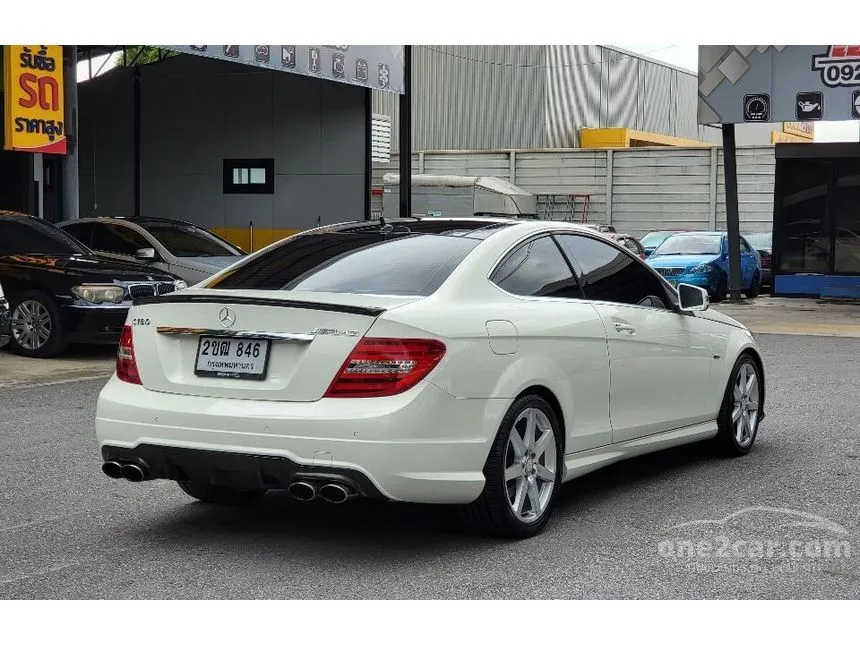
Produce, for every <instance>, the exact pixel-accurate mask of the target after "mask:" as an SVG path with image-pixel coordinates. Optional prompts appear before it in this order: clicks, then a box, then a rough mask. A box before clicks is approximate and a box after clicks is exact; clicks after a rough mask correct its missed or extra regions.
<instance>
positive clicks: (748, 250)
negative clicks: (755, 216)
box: [741, 238, 752, 253]
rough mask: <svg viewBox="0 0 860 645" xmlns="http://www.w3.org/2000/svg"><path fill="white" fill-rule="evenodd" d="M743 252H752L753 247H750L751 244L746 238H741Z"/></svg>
mask: <svg viewBox="0 0 860 645" xmlns="http://www.w3.org/2000/svg"><path fill="white" fill-rule="evenodd" d="M741 253H752V249H751V248H750V247H749V244H747V243H746V240H744V238H741Z"/></svg>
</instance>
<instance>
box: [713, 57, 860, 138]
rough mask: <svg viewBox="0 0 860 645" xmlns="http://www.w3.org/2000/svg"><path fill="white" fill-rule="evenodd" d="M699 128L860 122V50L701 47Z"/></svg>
mask: <svg viewBox="0 0 860 645" xmlns="http://www.w3.org/2000/svg"><path fill="white" fill-rule="evenodd" d="M698 114H699V118H698V120H699V123H744V122H766V123H768V122H769V123H774V122H776V123H778V122H785V121H797V122H803V123H813V122H815V121H847V120H851V119H860V45H701V46H699V110H698Z"/></svg>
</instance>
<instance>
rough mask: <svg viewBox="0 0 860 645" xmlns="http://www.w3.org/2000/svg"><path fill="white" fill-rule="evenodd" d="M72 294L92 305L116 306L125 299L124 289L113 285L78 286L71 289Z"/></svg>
mask: <svg viewBox="0 0 860 645" xmlns="http://www.w3.org/2000/svg"><path fill="white" fill-rule="evenodd" d="M72 293H73V294H75V295H76V296H77V297H78V298H80V299H81V300H86V301H87V302H89V303H90V304H93V305H102V304H105V303H112V304H115V305H118V304H120V303H121V302H122V301H123V298H125V289H123V288H122V287H118V286H116V285H113V284H79V285H77V286H75V287H72Z"/></svg>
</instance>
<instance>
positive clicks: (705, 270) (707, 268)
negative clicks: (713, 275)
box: [690, 264, 714, 273]
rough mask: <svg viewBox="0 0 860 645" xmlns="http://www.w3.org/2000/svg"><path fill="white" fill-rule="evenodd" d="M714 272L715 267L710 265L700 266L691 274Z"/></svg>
mask: <svg viewBox="0 0 860 645" xmlns="http://www.w3.org/2000/svg"><path fill="white" fill-rule="evenodd" d="M713 270H714V267H713V265H710V264H700V265H699V266H697V267H693V268H692V269H690V273H710V272H711V271H713Z"/></svg>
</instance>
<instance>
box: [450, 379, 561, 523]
mask: <svg viewBox="0 0 860 645" xmlns="http://www.w3.org/2000/svg"><path fill="white" fill-rule="evenodd" d="M561 432H562V431H561V424H560V423H559V421H558V418H557V417H556V414H555V411H554V410H553V409H552V406H550V405H549V404H548V403H547V402H546V401H545V400H544V399H543V398H541V397H539V396H536V395H528V396H525V397H523V398H521V399H519V400H517V401H516V402H514V404H513V405H512V406H511V408H510V409H509V410H508V412H507V413H506V414H505V417H504V418H503V419H502V423H501V426H500V428H499V432H498V434H497V435H496V439H495V441H494V442H493V445H492V448H491V449H490V454H489V456H488V457H487V461H486V464H485V465H484V476H485V478H486V484H485V485H484V490H483V492H482V493H481V496H480V497H478V499H476V500H475V501H474V502H472V503H471V504H468V505H466V506H464V507H462V509H461V510H462V513H463V516H464V519H465V520H466V522H467V523H468V524H470V525H471V526H472V528H474V529H475V530H477V531H478V532H480V533H483V534H485V535H491V536H497V537H507V538H527V537H532V536H534V535H537V534H538V533H540V532H541V531H542V530H543V529H544V527H545V526H546V524H547V522H549V519H550V516H551V515H552V512H553V508H554V506H555V502H556V499H557V497H558V491H559V489H560V488H561V473H562V467H563V464H564V459H563V457H564V451H563V449H562V446H563V443H562V440H561Z"/></svg>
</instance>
